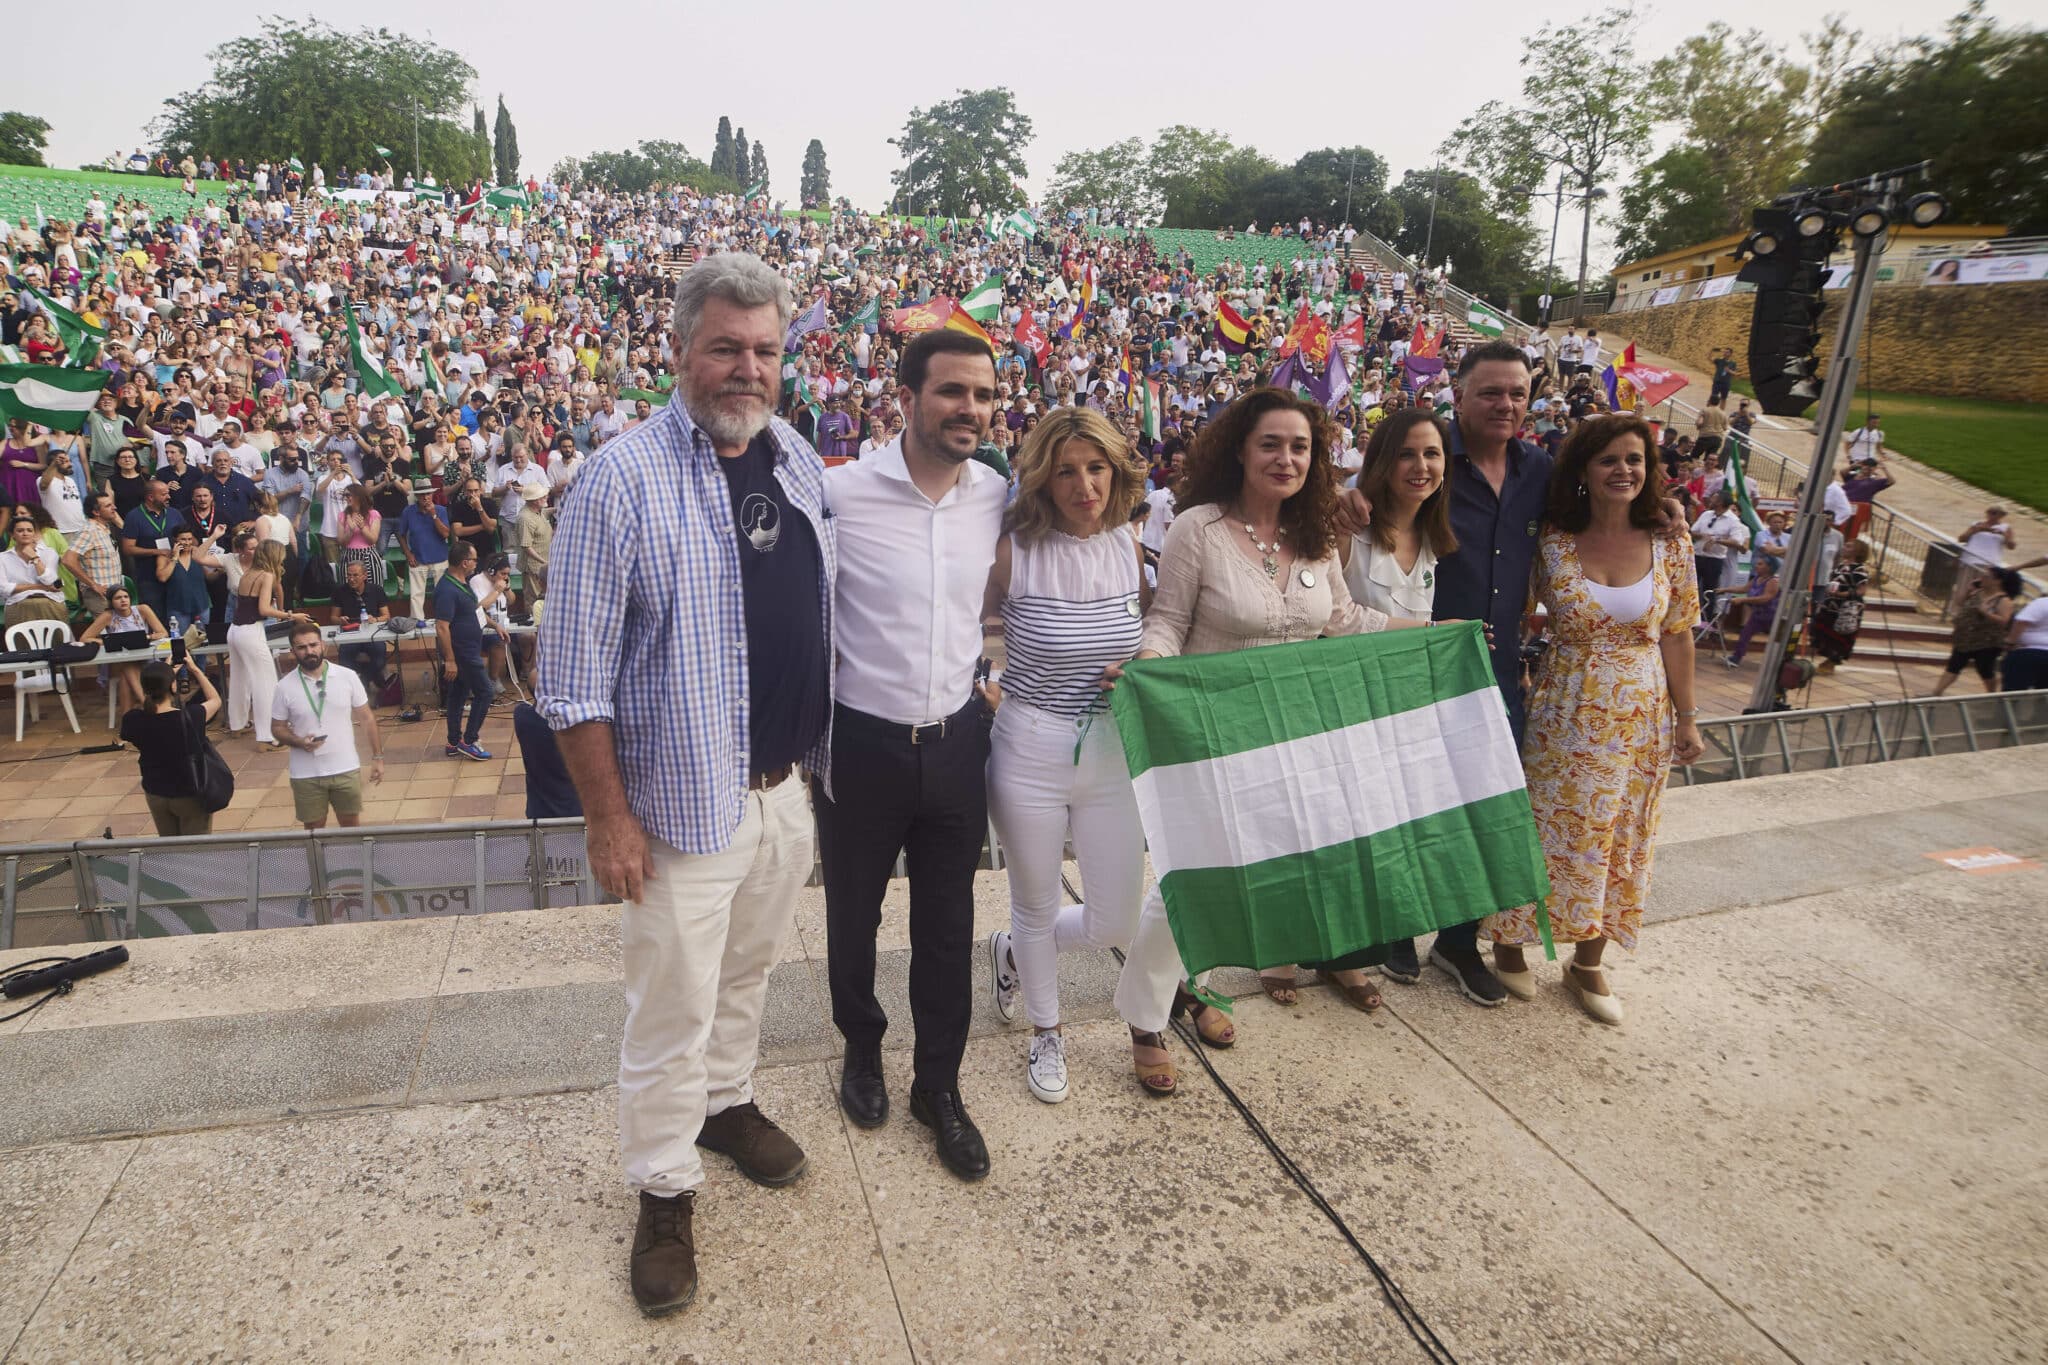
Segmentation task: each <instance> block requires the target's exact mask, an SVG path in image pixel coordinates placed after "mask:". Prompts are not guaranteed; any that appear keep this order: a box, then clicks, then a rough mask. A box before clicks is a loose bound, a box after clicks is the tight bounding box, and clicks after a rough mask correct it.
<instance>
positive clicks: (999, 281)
mask: <svg viewBox="0 0 2048 1365" xmlns="http://www.w3.org/2000/svg"><path fill="white" fill-rule="evenodd" d="M960 311H961V312H963V313H965V314H967V316H968V317H971V318H973V319H974V320H975V321H976V322H994V321H995V320H996V317H997V315H998V314H1000V313H1001V312H1002V311H1003V272H1002V271H1000V270H998V271H996V272H995V273H994V274H992V275H990V276H989V277H988V278H987V279H985V280H983V281H982V282H981V283H980V284H979V285H976V286H975V287H974V288H973V289H971V290H969V291H968V292H967V295H966V297H964V298H962V299H961V300H960Z"/></svg>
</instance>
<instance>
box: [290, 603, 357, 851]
mask: <svg viewBox="0 0 2048 1365" xmlns="http://www.w3.org/2000/svg"><path fill="white" fill-rule="evenodd" d="M291 646H292V662H293V663H295V664H297V665H298V667H297V668H296V669H294V670H293V672H292V675H291V676H290V677H289V678H286V679H282V680H280V681H279V683H278V685H277V691H276V693H275V694H274V696H273V697H272V700H271V708H270V732H271V734H273V735H275V736H276V737H277V741H278V742H279V743H280V744H283V745H284V746H285V747H286V748H287V749H290V750H291V751H292V752H291V758H290V760H289V761H290V765H291V783H292V812H293V814H294V815H296V816H297V818H298V820H299V822H300V823H301V824H303V825H304V826H305V827H306V828H307V829H319V828H320V827H321V826H323V825H325V824H326V823H327V813H328V811H329V810H332V811H333V812H334V818H335V821H336V822H337V823H339V824H341V825H342V826H344V827H353V826H356V825H360V824H361V823H362V822H363V782H362V760H361V759H360V758H358V757H357V755H356V731H355V727H356V725H357V724H358V723H360V724H361V725H362V727H363V732H364V734H365V735H366V736H367V737H368V739H369V743H370V781H371V783H372V784H375V783H379V782H382V781H383V780H384V739H383V736H382V735H381V734H380V733H379V732H378V730H377V719H376V717H375V716H373V715H372V714H371V713H370V695H369V693H368V692H366V691H364V690H363V680H362V679H361V678H358V677H357V676H356V675H355V674H354V673H353V672H351V671H350V670H348V669H346V668H335V667H333V666H331V665H330V664H329V663H328V662H327V642H326V641H325V640H323V639H321V638H320V627H319V626H317V625H315V624H313V623H312V622H311V621H306V620H301V621H298V622H297V623H295V624H294V625H293V626H292V634H291Z"/></svg>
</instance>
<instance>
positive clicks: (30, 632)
mask: <svg viewBox="0 0 2048 1365" xmlns="http://www.w3.org/2000/svg"><path fill="white" fill-rule="evenodd" d="M70 640H71V627H70V626H69V625H67V624H66V623H64V622H62V621H23V622H21V623H20V624H18V625H12V626H9V627H8V628H7V640H6V645H7V650H8V652H9V653H12V652H13V651H15V650H17V649H49V648H51V647H52V646H54V645H59V644H68V643H69V642H70ZM42 692H55V693H56V694H57V700H59V701H61V702H63V703H64V714H65V715H66V716H67V717H69V718H70V721H71V733H72V734H74V735H75V734H77V733H78V713H77V712H76V711H74V710H72V709H71V689H70V687H69V680H68V679H67V680H66V685H65V686H63V687H59V686H58V685H57V678H56V675H55V673H54V672H53V670H52V669H51V668H50V666H49V665H48V664H44V665H43V666H42V667H41V668H31V669H28V670H26V671H24V672H21V673H17V674H15V675H14V742H15V743H16V744H19V743H21V731H22V724H21V719H22V712H23V710H24V709H26V710H27V712H28V714H29V715H30V716H31V717H32V718H34V719H36V720H41V719H42V718H43V711H42V706H41V704H40V703H38V702H37V701H36V695H37V694H38V693H42Z"/></svg>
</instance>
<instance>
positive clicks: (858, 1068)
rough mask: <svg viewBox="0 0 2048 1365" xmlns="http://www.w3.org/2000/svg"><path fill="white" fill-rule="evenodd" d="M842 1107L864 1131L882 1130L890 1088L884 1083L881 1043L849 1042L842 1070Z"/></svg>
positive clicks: (887, 1110)
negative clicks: (869, 1129) (865, 1129)
mask: <svg viewBox="0 0 2048 1365" xmlns="http://www.w3.org/2000/svg"><path fill="white" fill-rule="evenodd" d="M839 1107H840V1108H841V1109H844V1110H845V1111H846V1117H848V1118H850V1119H852V1120H853V1121H854V1123H855V1125H856V1126H858V1127H861V1128H879V1127H881V1126H882V1125H883V1124H884V1123H885V1122H887V1121H888V1118H889V1087H888V1085H887V1084H886V1083H885V1082H884V1081H883V1080H882V1046H881V1044H880V1043H848V1044H847V1045H846V1060H845V1061H844V1062H842V1063H841V1064H840V1067H839Z"/></svg>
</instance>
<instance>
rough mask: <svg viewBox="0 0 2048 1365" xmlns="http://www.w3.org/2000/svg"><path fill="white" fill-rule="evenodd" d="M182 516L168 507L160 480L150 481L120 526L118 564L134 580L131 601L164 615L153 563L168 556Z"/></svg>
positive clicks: (165, 486) (167, 493)
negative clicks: (139, 500)
mask: <svg viewBox="0 0 2048 1365" xmlns="http://www.w3.org/2000/svg"><path fill="white" fill-rule="evenodd" d="M185 525H186V521H185V516H184V514H183V513H182V512H180V511H178V509H177V508H175V507H173V506H171V488H170V485H169V484H167V483H165V482H164V481H163V480H162V479H151V480H150V481H149V484H148V486H147V487H145V488H144V489H143V493H142V501H141V502H140V503H138V504H136V506H135V508H134V509H133V510H132V511H130V512H129V513H128V517H127V519H126V520H125V521H123V522H122V523H121V561H122V564H123V565H124V567H125V568H126V569H127V571H128V576H129V577H130V578H132V579H134V580H135V600H136V601H137V602H139V603H142V604H143V605H145V606H147V607H148V608H149V609H150V610H151V611H153V612H155V613H156V614H157V617H158V619H162V617H163V615H164V585H163V584H162V583H160V582H158V581H157V576H156V562H157V560H159V559H164V558H168V557H169V556H170V554H171V553H172V542H173V541H174V540H175V539H176V537H177V534H178V531H179V530H180V528H182V527H184V526H185Z"/></svg>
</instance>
